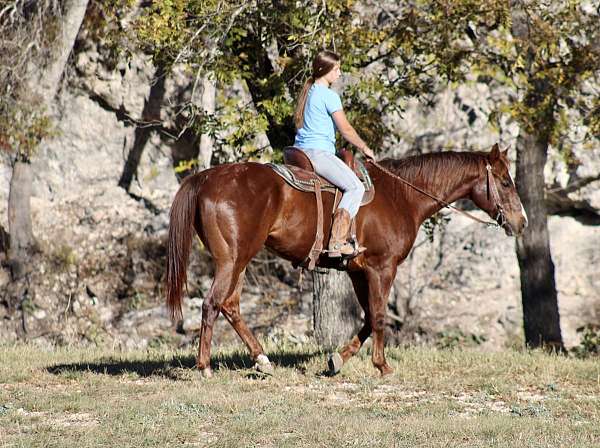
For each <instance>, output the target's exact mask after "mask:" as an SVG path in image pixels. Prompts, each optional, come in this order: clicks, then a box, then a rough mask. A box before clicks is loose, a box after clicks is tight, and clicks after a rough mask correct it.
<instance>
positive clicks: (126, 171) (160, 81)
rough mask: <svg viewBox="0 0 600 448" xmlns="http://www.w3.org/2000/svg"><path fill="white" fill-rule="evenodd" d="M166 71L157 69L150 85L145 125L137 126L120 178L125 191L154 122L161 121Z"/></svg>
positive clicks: (140, 158)
mask: <svg viewBox="0 0 600 448" xmlns="http://www.w3.org/2000/svg"><path fill="white" fill-rule="evenodd" d="M165 78H166V75H165V71H164V69H163V68H162V67H158V68H157V69H156V73H155V76H154V83H153V84H152V86H151V87H150V93H149V95H148V100H146V101H144V110H143V111H142V120H143V121H144V122H145V123H144V124H143V125H138V126H137V127H136V128H135V137H134V140H133V146H132V147H131V150H130V151H129V154H127V161H126V162H125V166H124V167H123V173H122V174H121V178H120V179H119V187H121V188H123V189H124V190H125V191H129V187H131V182H132V181H133V178H134V177H135V176H136V175H137V169H138V166H139V164H140V160H142V154H143V153H144V148H145V147H146V143H148V140H149V139H150V136H151V135H152V131H153V130H154V128H155V125H153V124H152V123H153V122H160V108H161V104H162V101H163V98H164V96H165Z"/></svg>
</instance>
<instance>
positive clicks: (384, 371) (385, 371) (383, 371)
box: [377, 364, 394, 377]
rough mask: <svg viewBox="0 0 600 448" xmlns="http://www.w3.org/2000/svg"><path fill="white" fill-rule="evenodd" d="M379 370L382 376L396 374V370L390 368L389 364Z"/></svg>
mask: <svg viewBox="0 0 600 448" xmlns="http://www.w3.org/2000/svg"><path fill="white" fill-rule="evenodd" d="M377 368H378V369H379V371H380V372H381V376H382V377H384V376H387V375H391V374H392V373H394V369H392V368H391V367H390V366H388V365H387V364H384V365H383V366H381V367H379V366H378V367H377Z"/></svg>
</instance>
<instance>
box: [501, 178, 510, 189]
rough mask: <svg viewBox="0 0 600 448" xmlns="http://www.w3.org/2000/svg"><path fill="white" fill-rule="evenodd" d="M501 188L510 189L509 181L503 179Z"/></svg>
mask: <svg viewBox="0 0 600 448" xmlns="http://www.w3.org/2000/svg"><path fill="white" fill-rule="evenodd" d="M502 186H503V187H504V188H508V187H510V181H509V180H508V179H503V180H502Z"/></svg>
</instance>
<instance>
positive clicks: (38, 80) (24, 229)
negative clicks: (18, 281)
mask: <svg viewBox="0 0 600 448" xmlns="http://www.w3.org/2000/svg"><path fill="white" fill-rule="evenodd" d="M87 5H88V0H68V1H67V2H66V4H65V8H64V11H65V13H64V16H63V20H62V23H61V25H62V26H61V31H60V36H61V39H59V41H58V43H57V46H56V47H54V49H53V53H52V56H51V59H50V61H49V63H48V64H47V65H46V66H45V69H44V70H39V64H34V63H32V69H31V70H32V71H31V72H29V73H28V82H29V87H30V90H31V92H32V93H33V94H34V95H36V96H38V97H39V98H41V99H42V100H43V101H44V103H45V105H46V107H47V109H48V112H51V111H52V105H53V103H54V97H55V96H56V93H57V92H58V86H59V82H60V80H61V78H62V75H63V73H64V70H65V66H66V64H67V60H68V58H69V54H70V53H71V50H72V49H73V44H74V43H75V38H76V37H77V33H78V32H79V28H80V27H81V23H82V22H83V18H84V16H85V11H86V9H87ZM32 181H33V177H32V174H31V165H30V163H29V160H28V157H26V156H23V155H20V156H17V161H16V162H15V165H14V166H13V172H12V177H11V181H10V193H9V197H8V220H9V232H10V250H9V257H8V258H9V263H10V264H11V266H12V273H13V277H14V278H19V277H21V275H22V274H23V273H24V272H25V271H26V265H27V262H28V258H29V251H30V250H31V249H32V248H33V246H34V244H35V240H34V237H33V230H32V228H33V226H32V223H31V201H30V199H31V185H32Z"/></svg>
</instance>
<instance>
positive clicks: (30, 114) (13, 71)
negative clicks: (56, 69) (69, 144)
mask: <svg viewBox="0 0 600 448" xmlns="http://www.w3.org/2000/svg"><path fill="white" fill-rule="evenodd" d="M59 15H60V9H59V6H58V4H57V2H54V1H51V0H42V1H39V2H27V1H24V0H14V1H3V2H0V36H2V37H1V38H0V149H3V150H5V151H8V152H9V153H11V154H13V155H16V156H17V157H19V158H21V159H24V160H26V159H28V158H29V157H30V156H31V155H32V154H33V152H34V151H35V148H36V147H37V145H38V143H39V141H40V140H41V139H43V138H45V137H47V136H49V135H51V134H52V132H53V129H52V122H51V120H50V118H49V117H48V116H47V111H46V110H45V107H44V103H43V101H42V98H38V97H36V96H35V95H34V94H33V93H32V91H31V85H30V83H31V82H32V81H34V80H33V75H34V73H33V72H32V70H33V69H34V67H35V65H36V64H38V66H41V65H43V64H44V62H45V61H46V59H47V58H48V56H49V55H50V54H51V51H50V49H51V48H52V42H53V41H54V40H55V39H56V37H57V35H58V33H59V32H60V29H59V28H58V21H57V20H56V18H57V17H59Z"/></svg>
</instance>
